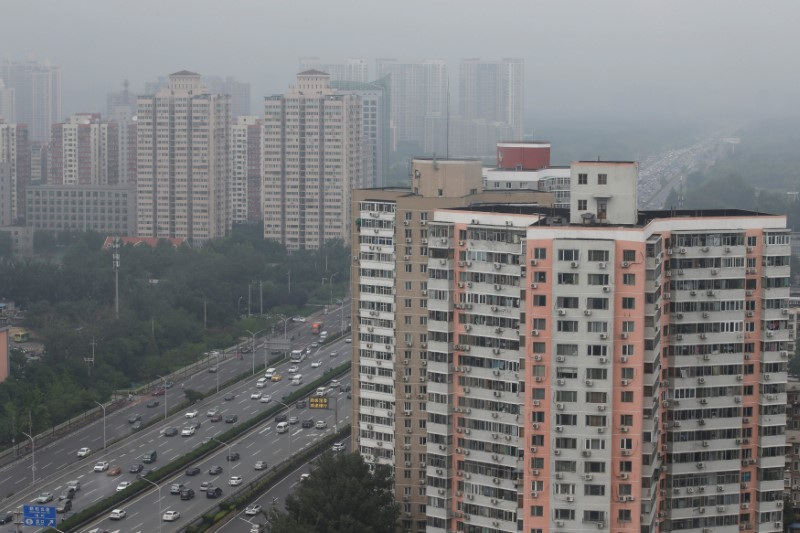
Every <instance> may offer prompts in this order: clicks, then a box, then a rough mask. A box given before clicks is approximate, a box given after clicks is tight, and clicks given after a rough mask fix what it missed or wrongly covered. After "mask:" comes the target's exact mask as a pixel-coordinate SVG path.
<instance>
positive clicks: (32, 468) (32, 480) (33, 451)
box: [20, 431, 36, 485]
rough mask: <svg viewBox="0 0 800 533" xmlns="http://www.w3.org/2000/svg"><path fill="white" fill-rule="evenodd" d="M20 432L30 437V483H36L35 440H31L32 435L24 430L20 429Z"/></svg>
mask: <svg viewBox="0 0 800 533" xmlns="http://www.w3.org/2000/svg"><path fill="white" fill-rule="evenodd" d="M20 433H22V434H23V435H25V436H26V437H28V438H29V439H31V478H32V479H31V485H36V442H35V441H34V440H33V435H29V434H27V433H25V432H24V431H20Z"/></svg>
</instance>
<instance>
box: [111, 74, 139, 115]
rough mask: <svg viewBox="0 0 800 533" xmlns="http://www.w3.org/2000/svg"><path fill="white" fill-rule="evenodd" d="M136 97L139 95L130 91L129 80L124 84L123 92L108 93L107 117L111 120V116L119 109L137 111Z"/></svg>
mask: <svg viewBox="0 0 800 533" xmlns="http://www.w3.org/2000/svg"><path fill="white" fill-rule="evenodd" d="M136 97H137V95H136V94H134V93H132V92H131V91H130V83H129V82H128V80H124V81H123V82H122V90H121V91H119V92H116V93H108V94H107V95H106V116H107V117H109V118H111V116H113V115H114V112H115V109H117V108H119V107H123V108H128V109H131V110H135V109H136Z"/></svg>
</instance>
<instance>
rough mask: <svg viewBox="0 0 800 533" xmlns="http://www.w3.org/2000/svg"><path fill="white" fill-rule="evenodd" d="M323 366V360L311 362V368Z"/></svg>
mask: <svg viewBox="0 0 800 533" xmlns="http://www.w3.org/2000/svg"><path fill="white" fill-rule="evenodd" d="M321 366H322V360H319V361H314V362H313V363H311V368H319V367H321Z"/></svg>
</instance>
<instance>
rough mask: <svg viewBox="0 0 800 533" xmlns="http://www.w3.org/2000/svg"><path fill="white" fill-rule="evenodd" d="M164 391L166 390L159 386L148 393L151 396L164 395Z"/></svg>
mask: <svg viewBox="0 0 800 533" xmlns="http://www.w3.org/2000/svg"><path fill="white" fill-rule="evenodd" d="M165 392H166V391H165V390H164V389H163V388H162V387H159V388H157V389H156V390H154V391H153V392H152V393H151V394H150V395H151V396H164V393H165Z"/></svg>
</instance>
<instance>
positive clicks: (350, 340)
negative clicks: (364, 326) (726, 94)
mask: <svg viewBox="0 0 800 533" xmlns="http://www.w3.org/2000/svg"><path fill="white" fill-rule="evenodd" d="M344 342H346V343H348V344H350V343H352V342H353V338H352V337H347V338H346V339H345V340H344Z"/></svg>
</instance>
